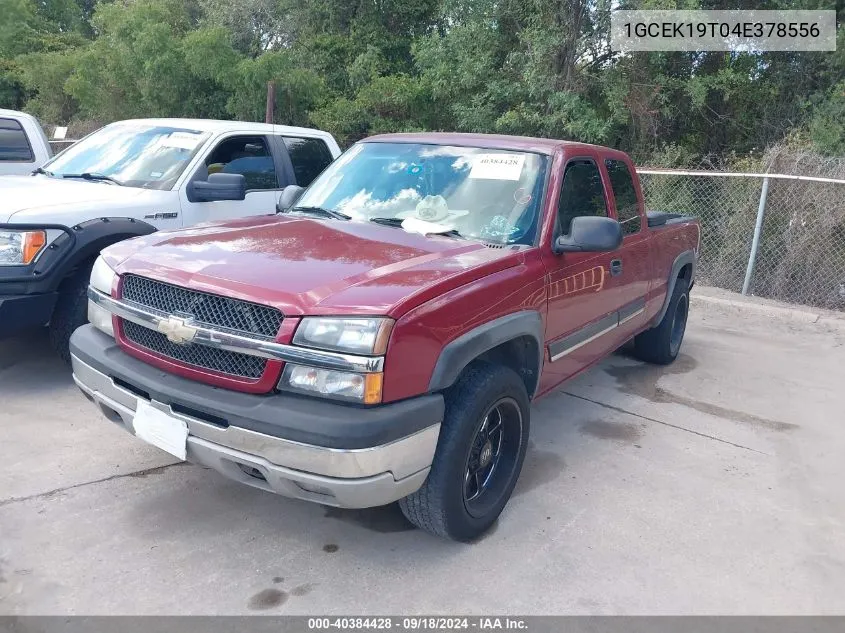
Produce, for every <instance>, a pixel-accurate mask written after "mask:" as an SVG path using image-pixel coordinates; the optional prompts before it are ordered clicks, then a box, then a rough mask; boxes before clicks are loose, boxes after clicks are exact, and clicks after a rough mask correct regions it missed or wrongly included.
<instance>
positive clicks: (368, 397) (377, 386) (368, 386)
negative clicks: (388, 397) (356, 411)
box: [364, 372, 384, 404]
mask: <svg viewBox="0 0 845 633" xmlns="http://www.w3.org/2000/svg"><path fill="white" fill-rule="evenodd" d="M383 378H384V374H382V373H380V372H379V373H377V374H364V404H378V403H379V402H381V386H382V382H383Z"/></svg>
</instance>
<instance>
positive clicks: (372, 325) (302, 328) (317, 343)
mask: <svg viewBox="0 0 845 633" xmlns="http://www.w3.org/2000/svg"><path fill="white" fill-rule="evenodd" d="M392 328H393V319H384V318H376V319H372V318H338V317H305V318H304V319H302V323H300V324H299V327H298V328H296V334H294V335H293V344H294V345H301V346H303V347H313V348H316V349H324V350H328V351H332V352H344V353H346V354H370V355H372V354H384V353H385V351H387V340H388V338H390V330H391V329H392Z"/></svg>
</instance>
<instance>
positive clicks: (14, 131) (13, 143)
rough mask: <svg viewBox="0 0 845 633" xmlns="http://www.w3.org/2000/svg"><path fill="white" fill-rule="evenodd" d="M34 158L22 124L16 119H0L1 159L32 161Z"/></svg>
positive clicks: (11, 161) (7, 160) (12, 161)
mask: <svg viewBox="0 0 845 633" xmlns="http://www.w3.org/2000/svg"><path fill="white" fill-rule="evenodd" d="M34 160H35V157H34V156H33V155H32V148H31V147H30V146H29V140H28V139H27V138H26V134H25V133H24V131H23V128H22V127H21V124H20V123H18V122H17V121H15V120H14V119H0V161H3V162H9V163H31V162H32V161H34Z"/></svg>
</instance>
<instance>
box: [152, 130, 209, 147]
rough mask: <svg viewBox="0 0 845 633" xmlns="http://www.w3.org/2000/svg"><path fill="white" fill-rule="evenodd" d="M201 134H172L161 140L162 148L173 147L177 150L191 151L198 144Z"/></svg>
mask: <svg viewBox="0 0 845 633" xmlns="http://www.w3.org/2000/svg"><path fill="white" fill-rule="evenodd" d="M201 137H202V134H191V133H190V132H172V133H170V134H168V135H167V136H165V137H164V138H162V139H161V145H162V146H163V147H175V148H178V149H187V150H193V149H194V148H195V147H196V146H197V145H198V144H199V142H200V138H201Z"/></svg>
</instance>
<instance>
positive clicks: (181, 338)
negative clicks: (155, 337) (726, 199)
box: [157, 316, 197, 345]
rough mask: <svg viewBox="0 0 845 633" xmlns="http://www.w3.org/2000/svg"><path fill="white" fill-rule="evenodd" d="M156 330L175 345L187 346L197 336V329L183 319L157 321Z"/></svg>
mask: <svg viewBox="0 0 845 633" xmlns="http://www.w3.org/2000/svg"><path fill="white" fill-rule="evenodd" d="M157 329H158V331H159V332H161V333H162V334H164V335H165V336H166V337H167V340H168V341H170V342H171V343H176V344H177V345H187V344H189V343H190V342H191V341H193V340H194V337H195V336H196V335H197V328H195V327H193V326H191V325H188V323H187V322H186V321H185V319H180V318H178V317H173V316H172V317H168V318H166V319H164V320H162V321H159V323H158V328H157Z"/></svg>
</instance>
